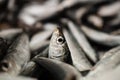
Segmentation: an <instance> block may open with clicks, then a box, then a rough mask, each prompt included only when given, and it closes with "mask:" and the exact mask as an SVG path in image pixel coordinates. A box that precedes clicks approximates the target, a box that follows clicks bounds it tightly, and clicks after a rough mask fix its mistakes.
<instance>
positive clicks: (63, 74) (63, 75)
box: [34, 57, 82, 80]
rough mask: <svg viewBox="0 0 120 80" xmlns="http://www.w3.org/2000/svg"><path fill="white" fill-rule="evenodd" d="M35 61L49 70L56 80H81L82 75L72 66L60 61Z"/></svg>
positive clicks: (45, 59) (41, 59)
mask: <svg viewBox="0 0 120 80" xmlns="http://www.w3.org/2000/svg"><path fill="white" fill-rule="evenodd" d="M34 61H35V62H36V63H37V64H38V65H40V66H42V67H43V68H45V69H46V70H48V71H49V72H50V73H51V74H52V75H53V77H54V78H55V79H56V80H80V78H81V77H82V76H81V74H80V73H79V72H78V71H77V70H76V69H75V68H74V67H72V66H71V65H69V64H66V63H63V62H61V61H58V60H53V59H48V58H43V57H39V58H36V59H34Z"/></svg>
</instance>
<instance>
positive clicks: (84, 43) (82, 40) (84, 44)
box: [67, 21, 97, 62]
mask: <svg viewBox="0 0 120 80" xmlns="http://www.w3.org/2000/svg"><path fill="white" fill-rule="evenodd" d="M67 24H68V28H69V29H70V31H71V33H73V36H74V37H75V39H76V41H77V42H78V44H79V45H80V47H81V48H82V49H83V50H84V52H85V53H86V55H87V56H88V57H89V58H90V59H91V60H92V61H93V62H96V61H97V55H96V53H95V50H94V49H93V48H92V46H91V45H90V44H89V42H88V40H87V39H86V37H85V35H84V34H83V32H82V31H81V30H80V29H78V28H77V27H78V26H76V25H75V24H74V23H72V22H71V21H68V23H67Z"/></svg>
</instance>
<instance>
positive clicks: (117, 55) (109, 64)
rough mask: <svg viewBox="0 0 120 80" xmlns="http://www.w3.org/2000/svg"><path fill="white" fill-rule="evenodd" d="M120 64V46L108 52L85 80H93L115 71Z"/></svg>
mask: <svg viewBox="0 0 120 80" xmlns="http://www.w3.org/2000/svg"><path fill="white" fill-rule="evenodd" d="M119 64H120V46H118V47H116V48H113V49H112V50H110V51H108V52H107V53H106V54H105V56H104V57H103V58H102V59H101V60H100V61H99V62H98V63H97V64H96V65H95V66H94V67H93V69H92V70H91V71H90V73H89V74H88V75H87V76H86V77H85V80H91V79H92V80H93V79H97V78H98V77H100V76H101V75H102V74H103V73H106V72H108V71H110V70H114V69H115V68H116V67H118V66H119Z"/></svg>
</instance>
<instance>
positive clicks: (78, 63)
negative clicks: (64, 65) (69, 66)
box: [64, 30, 92, 71]
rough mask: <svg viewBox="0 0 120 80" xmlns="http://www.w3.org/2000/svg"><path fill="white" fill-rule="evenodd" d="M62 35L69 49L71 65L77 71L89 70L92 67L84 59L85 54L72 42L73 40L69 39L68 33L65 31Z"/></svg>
mask: <svg viewBox="0 0 120 80" xmlns="http://www.w3.org/2000/svg"><path fill="white" fill-rule="evenodd" d="M64 35H65V38H66V41H67V43H68V47H69V49H70V52H71V57H72V61H73V65H74V66H75V67H76V68H77V69H78V70H79V71H86V70H90V69H91V68H92V65H91V64H90V62H89V61H88V59H87V58H86V56H85V53H84V52H83V51H82V50H81V48H80V47H79V46H78V45H77V44H76V42H75V40H73V38H72V37H71V35H70V33H69V32H68V31H67V30H64Z"/></svg>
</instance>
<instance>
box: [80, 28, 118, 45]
mask: <svg viewBox="0 0 120 80" xmlns="http://www.w3.org/2000/svg"><path fill="white" fill-rule="evenodd" d="M81 30H82V31H83V32H84V33H85V35H86V36H87V37H88V38H89V39H91V40H93V41H95V42H97V43H99V44H102V45H106V46H117V45H120V36H119V35H110V34H107V33H103V32H100V31H96V30H94V29H91V28H88V27H86V26H82V27H81Z"/></svg>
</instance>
